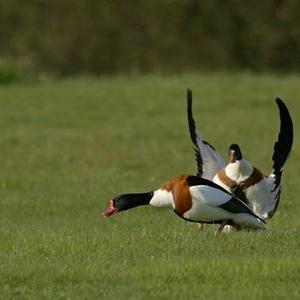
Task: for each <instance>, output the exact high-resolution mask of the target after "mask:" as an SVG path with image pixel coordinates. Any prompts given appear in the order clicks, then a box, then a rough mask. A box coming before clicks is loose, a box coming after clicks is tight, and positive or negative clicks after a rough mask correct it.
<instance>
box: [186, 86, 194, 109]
mask: <svg viewBox="0 0 300 300" xmlns="http://www.w3.org/2000/svg"><path fill="white" fill-rule="evenodd" d="M186 96H187V102H188V103H189V105H190V104H191V103H192V101H193V92H192V90H191V89H190V88H188V89H187V91H186Z"/></svg>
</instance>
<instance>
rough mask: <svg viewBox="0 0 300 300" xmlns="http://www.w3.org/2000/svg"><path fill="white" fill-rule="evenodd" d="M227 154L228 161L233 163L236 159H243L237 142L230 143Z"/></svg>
mask: <svg viewBox="0 0 300 300" xmlns="http://www.w3.org/2000/svg"><path fill="white" fill-rule="evenodd" d="M228 155H229V162H230V163H235V162H236V161H238V160H241V159H243V155H242V152H241V149H240V146H239V145H238V144H231V145H230V147H229V151H228Z"/></svg>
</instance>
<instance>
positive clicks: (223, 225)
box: [215, 220, 228, 235]
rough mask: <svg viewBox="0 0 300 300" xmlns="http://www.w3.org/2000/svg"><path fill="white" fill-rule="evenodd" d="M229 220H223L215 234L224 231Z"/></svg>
mask: <svg viewBox="0 0 300 300" xmlns="http://www.w3.org/2000/svg"><path fill="white" fill-rule="evenodd" d="M227 223H228V220H223V221H222V223H221V224H220V226H219V227H218V229H217V230H216V232H215V235H218V234H219V233H221V232H222V230H223V228H224V227H225V225H227Z"/></svg>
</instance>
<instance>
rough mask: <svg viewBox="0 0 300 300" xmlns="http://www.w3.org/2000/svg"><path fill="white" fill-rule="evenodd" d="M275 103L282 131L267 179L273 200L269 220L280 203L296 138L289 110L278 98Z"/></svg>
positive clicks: (280, 131) (276, 143)
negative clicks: (283, 183) (288, 161)
mask: <svg viewBox="0 0 300 300" xmlns="http://www.w3.org/2000/svg"><path fill="white" fill-rule="evenodd" d="M275 101H276V104H277V106H278V109H279V114H280V130H279V134H278V138H277V141H276V142H275V144H274V152H273V156H272V160H273V170H272V173H271V174H270V176H269V177H268V178H267V180H268V181H269V184H270V192H271V194H272V199H273V205H272V206H273V207H272V209H271V210H270V211H269V213H268V217H269V218H270V217H272V216H273V215H274V214H275V212H276V209H277V207H278V204H279V201H280V194H281V181H282V173H283V166H284V164H285V162H286V161H287V159H288V157H289V154H290V152H291V149H292V146H293V137H294V132H293V121H292V118H291V116H290V113H289V111H288V108H287V107H286V105H285V104H284V102H283V101H282V100H281V99H280V98H276V99H275Z"/></svg>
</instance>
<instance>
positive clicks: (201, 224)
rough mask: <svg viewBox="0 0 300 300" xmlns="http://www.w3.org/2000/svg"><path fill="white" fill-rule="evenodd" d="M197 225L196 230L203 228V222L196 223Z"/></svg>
mask: <svg viewBox="0 0 300 300" xmlns="http://www.w3.org/2000/svg"><path fill="white" fill-rule="evenodd" d="M197 227H198V230H201V231H202V230H203V229H204V224H203V223H197Z"/></svg>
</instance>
